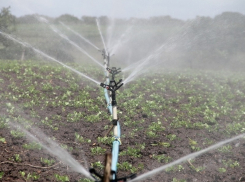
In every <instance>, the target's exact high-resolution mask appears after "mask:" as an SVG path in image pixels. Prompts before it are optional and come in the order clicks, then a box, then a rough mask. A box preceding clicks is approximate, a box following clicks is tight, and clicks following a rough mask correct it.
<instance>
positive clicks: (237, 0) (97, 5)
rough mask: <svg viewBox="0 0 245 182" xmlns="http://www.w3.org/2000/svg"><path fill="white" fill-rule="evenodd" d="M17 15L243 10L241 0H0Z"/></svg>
mask: <svg viewBox="0 0 245 182" xmlns="http://www.w3.org/2000/svg"><path fill="white" fill-rule="evenodd" d="M8 6H10V7H11V9H10V11H11V13H12V14H13V15H15V16H17V17H19V16H23V15H27V14H39V15H46V16H50V17H59V16H60V15H62V14H70V15H73V16H76V17H78V18H81V17H82V16H96V17H99V16H108V17H111V18H131V17H137V18H149V17H154V16H166V15H169V16H171V17H172V18H177V19H182V20H187V19H194V18H195V17H196V16H209V17H214V16H216V15H218V14H221V13H222V12H226V11H230V12H240V13H242V14H245V0H0V8H1V9H2V8H3V7H8Z"/></svg>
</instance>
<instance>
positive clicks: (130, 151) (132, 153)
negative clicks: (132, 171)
mask: <svg viewBox="0 0 245 182" xmlns="http://www.w3.org/2000/svg"><path fill="white" fill-rule="evenodd" d="M140 152H141V149H140V148H133V147H130V146H129V147H128V148H127V150H126V151H122V152H120V154H119V155H120V156H124V155H127V156H133V157H136V158H137V157H141V156H142V155H141V154H140Z"/></svg>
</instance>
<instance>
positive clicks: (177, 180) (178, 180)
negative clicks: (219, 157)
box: [172, 178, 186, 182]
mask: <svg viewBox="0 0 245 182" xmlns="http://www.w3.org/2000/svg"><path fill="white" fill-rule="evenodd" d="M172 182H186V180H184V179H177V178H173V181H172Z"/></svg>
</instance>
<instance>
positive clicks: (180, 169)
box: [165, 165, 184, 172]
mask: <svg viewBox="0 0 245 182" xmlns="http://www.w3.org/2000/svg"><path fill="white" fill-rule="evenodd" d="M182 170H184V167H183V166H182V165H177V166H172V167H168V168H167V169H166V170H165V171H166V172H170V171H173V172H176V171H179V172H180V171H182Z"/></svg>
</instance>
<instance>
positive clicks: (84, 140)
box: [75, 132, 91, 143]
mask: <svg viewBox="0 0 245 182" xmlns="http://www.w3.org/2000/svg"><path fill="white" fill-rule="evenodd" d="M75 140H76V141H77V142H80V143H84V142H87V143H91V140H90V139H85V138H83V137H82V136H81V135H79V134H78V133H76V132H75Z"/></svg>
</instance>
